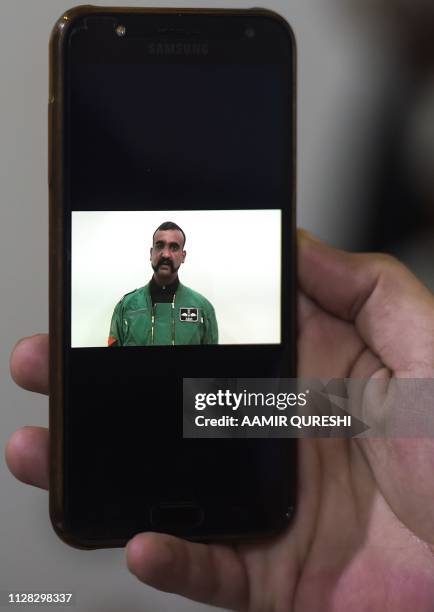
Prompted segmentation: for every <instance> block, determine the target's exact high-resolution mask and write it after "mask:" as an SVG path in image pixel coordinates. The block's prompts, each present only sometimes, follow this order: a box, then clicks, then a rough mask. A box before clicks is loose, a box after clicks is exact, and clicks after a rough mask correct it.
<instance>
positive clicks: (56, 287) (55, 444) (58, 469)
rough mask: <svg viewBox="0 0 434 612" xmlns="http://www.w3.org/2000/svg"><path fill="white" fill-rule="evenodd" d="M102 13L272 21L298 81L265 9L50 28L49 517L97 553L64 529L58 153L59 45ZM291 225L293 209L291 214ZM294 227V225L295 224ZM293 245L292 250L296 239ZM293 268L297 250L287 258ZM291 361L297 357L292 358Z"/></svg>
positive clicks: (165, 11) (87, 11)
mask: <svg viewBox="0 0 434 612" xmlns="http://www.w3.org/2000/svg"><path fill="white" fill-rule="evenodd" d="M104 13H110V14H116V13H122V14H125V13H128V14H130V15H132V14H140V15H145V14H149V15H170V14H176V15H182V14H186V15H187V14H194V15H227V16H229V17H230V16H233V15H244V16H250V15H252V16H270V17H272V18H273V19H275V20H278V21H280V23H281V24H282V25H283V26H284V27H285V29H286V30H287V31H288V33H289V35H290V37H291V39H292V41H293V49H294V65H293V71H294V83H295V82H296V58H295V55H296V53H295V51H296V45H295V40H294V34H293V31H292V29H291V28H290V26H289V24H288V23H287V22H286V21H285V19H284V18H283V17H281V16H280V15H279V14H278V13H275V12H274V11H270V10H268V9H262V8H253V9H194V8H128V7H101V6H91V5H83V6H78V7H74V8H72V9H70V10H69V11H67V12H65V13H64V14H63V15H62V16H61V17H60V18H59V19H58V20H57V22H56V24H55V25H54V27H53V30H52V33H51V38H50V43H49V98H48V100H49V103H48V143H49V152H48V156H49V162H48V184H49V331H50V344H49V351H50V372H49V388H50V400H49V427H50V518H51V522H52V524H53V527H54V530H55V531H56V533H57V534H58V535H59V537H60V538H61V539H62V540H64V541H65V542H66V543H68V544H70V545H72V546H74V547H77V548H83V549H90V548H95V545H94V544H92V543H90V542H77V540H76V539H75V538H71V537H70V536H69V534H68V532H67V531H66V530H65V528H64V521H63V517H64V501H63V498H64V495H63V493H64V482H63V469H62V466H63V459H64V457H63V434H62V432H63V423H64V421H63V418H64V415H63V401H62V394H63V377H62V372H63V369H64V363H63V349H64V338H63V337H62V333H61V332H62V328H63V317H64V312H65V303H64V295H63V294H64V292H63V286H62V282H63V278H64V273H65V270H64V266H63V252H64V239H63V215H62V211H63V202H62V188H63V181H64V177H63V169H62V163H61V151H62V136H63V135H62V125H63V115H62V112H63V108H64V99H63V87H64V64H63V46H64V43H65V40H66V38H67V34H68V32H69V31H70V29H71V28H72V27H73V25H74V22H75V20H76V19H78V18H81V17H84V16H90V15H103V14H104ZM295 91H296V87H294V95H293V100H292V106H293V116H294V127H295V123H296V122H295ZM295 140H296V139H295V137H294V138H293V142H292V149H293V160H294V177H295V159H296V156H295ZM292 191H293V201H294V202H295V178H294V181H293V187H292ZM292 214H293V220H294V221H295V210H294V211H293V213H292ZM293 227H295V222H294V223H293ZM293 243H294V245H295V236H294V240H293ZM291 257H292V261H293V262H294V271H295V266H296V249H295V246H294V251H293V253H291ZM294 359H295V358H294ZM124 544H125V542H120V541H118V540H107V541H105V542H99V543H98V548H102V547H117V546H123V545H124Z"/></svg>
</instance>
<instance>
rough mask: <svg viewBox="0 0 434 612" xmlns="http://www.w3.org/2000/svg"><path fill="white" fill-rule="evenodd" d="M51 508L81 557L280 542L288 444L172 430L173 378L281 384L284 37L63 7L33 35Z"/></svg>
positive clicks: (291, 161) (288, 496)
mask: <svg viewBox="0 0 434 612" xmlns="http://www.w3.org/2000/svg"><path fill="white" fill-rule="evenodd" d="M49 124H50V128H49V133H50V138H49V142H50V151H49V156H50V163H49V190H50V429H51V474H50V477H51V487H50V515H51V520H52V523H53V526H54V528H55V530H56V532H57V533H58V535H59V536H60V537H61V538H62V539H63V540H64V541H65V542H67V543H69V544H71V545H73V546H76V547H80V548H101V547H116V546H123V545H125V543H126V542H127V541H128V540H129V539H130V538H131V537H132V536H133V535H134V534H136V533H138V532H142V531H159V532H166V533H172V534H175V535H177V536H181V537H185V538H189V539H192V540H202V541H207V540H220V539H226V540H228V539H229V540H237V539H240V538H250V537H258V536H261V535H269V534H274V533H277V532H278V531H279V530H281V529H283V528H284V527H285V526H286V525H287V524H288V522H289V520H290V518H291V516H292V514H293V513H294V509H295V506H296V488H297V465H296V463H297V461H296V460H297V452H296V447H295V441H293V440H282V439H253V438H250V437H243V438H237V439H231V438H222V439H220V438H214V437H212V436H211V437H210V436H208V437H206V438H205V437H203V438H202V437H198V438H194V439H193V438H186V437H184V436H183V401H182V390H183V381H185V379H213V380H236V379H238V378H250V379H257V378H278V377H295V376H296V351H295V341H296V331H295V188H294V185H295V43H294V36H293V34H292V31H291V28H290V26H289V25H288V24H287V23H286V21H285V20H284V19H283V18H282V17H280V16H278V15H277V14H275V13H273V12H271V11H268V10H262V9H252V10H239V9H236V10H219V9H206V10H199V9H161V8H158V9H127V8H112V7H110V8H102V7H91V6H85V7H78V8H74V9H72V10H71V11H69V12H67V13H65V14H64V15H63V16H62V17H61V18H60V19H59V21H58V22H57V24H56V25H55V27H54V30H53V33H52V37H51V42H50V92H49Z"/></svg>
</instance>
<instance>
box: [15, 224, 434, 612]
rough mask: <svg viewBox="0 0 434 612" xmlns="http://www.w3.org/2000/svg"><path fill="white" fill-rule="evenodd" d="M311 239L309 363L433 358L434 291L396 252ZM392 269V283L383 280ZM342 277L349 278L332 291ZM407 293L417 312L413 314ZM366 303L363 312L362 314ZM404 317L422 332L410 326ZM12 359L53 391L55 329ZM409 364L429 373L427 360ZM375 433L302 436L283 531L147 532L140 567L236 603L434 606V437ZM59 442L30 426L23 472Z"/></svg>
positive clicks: (149, 579) (306, 255)
mask: <svg viewBox="0 0 434 612" xmlns="http://www.w3.org/2000/svg"><path fill="white" fill-rule="evenodd" d="M299 245H300V248H299V282H300V293H299V300H300V321H299V330H300V331H299V346H300V362H299V368H300V369H299V374H300V376H304V377H307V378H311V377H345V376H349V375H350V374H351V373H352V370H351V367H357V368H358V369H359V375H360V376H370V375H372V374H373V373H374V372H375V370H376V369H377V368H378V367H379V366H380V367H382V365H387V366H388V367H389V368H392V367H393V369H396V370H398V371H399V370H400V369H402V367H407V364H408V362H407V355H408V354H415V355H418V356H419V357H420V359H421V360H423V362H425V363H433V361H434V355H433V354H432V346H433V342H427V339H428V337H427V330H433V329H434V321H433V314H432V313H433V312H434V303H433V297H432V295H431V293H430V292H429V291H428V290H426V289H425V288H423V287H422V285H421V284H420V283H419V281H418V280H417V279H416V278H415V277H414V276H413V275H412V274H411V273H410V272H409V271H407V270H405V268H404V267H403V266H401V265H399V264H397V263H394V262H393V261H392V260H390V261H386V260H385V259H384V257H382V258H379V259H377V258H376V256H372V255H370V256H367V255H362V254H357V255H353V254H348V253H344V252H342V251H337V250H335V249H333V248H331V247H329V246H327V245H324V244H322V243H320V242H319V241H317V240H315V241H313V240H312V239H311V238H310V237H309V236H307V235H305V234H302V235H301V236H300V241H299ZM378 276H381V278H382V279H383V280H385V279H387V283H378V282H375V281H376V279H377V278H378ZM360 279H364V282H360ZM330 286H334V287H336V288H337V289H338V290H337V291H334V292H332V293H330V290H329V288H330ZM403 302H405V305H406V310H405V311H406V312H407V313H408V317H410V318H409V319H408V320H406V319H403V318H402V316H403V312H404V311H403V308H402V304H403ZM355 303H357V304H358V305H359V309H358V313H357V315H358V318H357V321H356V320H355V318H353V319H351V320H349V318H348V312H349V311H350V310H351V308H352V306H353V305H354V304H355ZM391 304H394V306H393V307H392V308H391ZM385 313H387V316H385ZM353 315H354V316H355V313H353ZM379 320H381V321H382V324H381V325H378V324H377V323H378V321H379ZM415 322H416V323H417V325H415ZM403 324H404V325H405V324H407V327H408V328H411V329H412V330H413V333H412V334H409V335H403V334H402V333H401V332H402V328H403ZM418 330H422V331H421V332H419V331H418ZM429 333H430V334H431V335H432V334H433V332H432V331H431V332H429ZM331 339H332V346H333V348H331ZM386 339H387V342H385V340H386ZM362 347H363V348H364V350H363V351H362V350H361V348H362ZM385 350H386V353H385V352H384V351H385ZM391 359H392V360H393V363H392V362H391ZM11 366H12V375H13V377H14V379H15V380H16V381H17V382H18V383H19V384H20V385H22V386H23V387H24V388H26V389H30V390H32V391H37V392H47V390H48V337H47V336H41V335H38V336H35V337H33V338H27V339H25V340H24V341H22V342H21V343H20V344H18V346H17V347H16V349H15V351H14V354H13V356H12V360H11ZM372 366H374V369H372ZM408 375H409V376H414V377H417V376H419V375H420V371H419V370H418V369H417V364H415V369H412V370H411V371H410V372H408ZM425 375H427V372H425ZM433 375H434V373H433ZM364 442H365V443H364ZM366 442H368V440H365V441H362V440H357V441H356V440H348V439H335V440H320V439H310V440H308V439H303V440H301V441H300V465H299V479H298V483H299V506H298V512H297V514H296V516H295V520H294V522H293V523H292V525H291V527H290V528H289V529H288V530H286V532H284V533H282V534H280V535H279V536H277V537H272V538H267V539H259V540H256V541H250V542H246V543H243V544H240V543H237V544H235V545H231V544H227V545H222V544H221V543H220V544H206V545H205V544H200V543H193V542H187V541H185V540H180V539H177V538H174V537H172V536H168V535H165V534H155V533H147V534H140V535H137V536H135V538H134V539H133V540H132V541H131V542H130V543H129V545H128V549H127V561H128V566H129V568H130V570H131V571H132V572H133V573H134V574H135V575H136V576H137V577H138V578H139V579H140V580H142V581H144V582H145V583H147V584H150V585H152V586H154V587H156V588H159V589H161V590H164V591H169V592H175V593H178V594H181V595H183V596H185V597H190V598H191V599H195V600H198V601H203V602H206V603H209V604H213V605H216V606H221V607H224V608H230V609H244V608H245V609H247V608H248V607H249V606H250V608H251V609H257V610H264V609H279V608H280V609H285V610H286V609H287V610H290V609H291V606H292V605H293V604H294V602H297V603H296V605H298V606H299V607H300V609H301V610H312V611H315V610H323V609H324V604H325V603H326V604H327V602H328V601H330V597H333V601H335V602H336V605H338V606H340V608H341V609H343V610H347V609H349V607H351V605H353V606H354V605H356V606H359V607H362V608H363V607H366V606H369V607H370V609H372V610H374V611H375V612H377V611H378V612H380V611H381V612H383V610H384V598H388V600H389V601H392V602H393V605H394V610H396V611H397V612H406V610H408V609H409V608H410V606H413V605H415V602H416V604H417V609H418V610H430V607H431V604H432V601H433V596H434V593H433V586H432V580H431V575H432V572H433V571H434V564H433V559H432V555H431V552H430V547H431V546H432V532H433V525H434V521H433V518H432V515H431V513H430V512H429V508H433V507H434V500H433V499H432V493H430V490H431V488H430V482H431V473H432V469H431V461H430V459H429V457H430V456H432V452H431V451H430V448H429V445H430V444H431V441H430V440H429V439H427V440H420V439H414V440H405V441H402V440H398V441H397V443H398V449H399V450H400V451H401V452H400V453H395V452H394V451H395V446H394V444H392V443H391V442H393V441H391V440H389V443H388V444H387V445H386V444H385V443H384V441H382V440H376V441H375V442H376V445H375V446H372V447H371V450H375V449H377V450H378V451H380V452H381V453H384V454H383V455H381V456H379V455H375V454H373V453H372V452H370V448H369V445H368V444H366ZM370 442H372V440H371V441H370ZM427 445H428V446H427ZM403 450H405V452H404V453H403V452H402V451H403ZM425 451H427V452H425ZM48 456H49V448H48V432H47V430H45V429H43V428H30V427H29V428H24V429H23V430H20V431H19V432H17V433H16V434H15V435H14V436H13V437H12V439H11V441H10V442H9V445H8V449H7V454H6V457H7V461H8V464H9V466H10V468H11V470H12V471H13V473H14V474H15V475H16V476H17V477H18V478H20V479H21V480H23V481H24V482H27V483H30V484H33V485H35V486H40V487H44V488H47V485H48V471H49V470H48ZM423 457H425V458H426V461H423V460H422V461H421V459H422V458H423ZM415 469H417V471H418V478H414V471H415ZM403 483H405V486H402V484H403ZM390 485H392V486H390ZM397 485H398V486H397ZM409 491H410V492H411V495H409ZM427 495H428V496H430V499H428V498H427ZM421 507H423V508H424V521H421V520H420V508H421ZM398 517H400V518H398ZM409 536H410V537H409ZM397 550H398V551H403V550H404V551H405V553H406V554H405V556H404V557H401V556H400V555H398V556H397V555H396V551H397ZM331 551H332V552H333V554H331ZM373 569H374V570H375V571H373ZM380 570H381V571H380ZM422 570H423V571H422ZM384 576H388V580H387V581H386V583H385V581H384ZM403 578H405V580H404V579H403ZM416 592H417V594H415V593H416ZM350 602H352V603H351V605H350ZM354 602H356V603H355V604H354Z"/></svg>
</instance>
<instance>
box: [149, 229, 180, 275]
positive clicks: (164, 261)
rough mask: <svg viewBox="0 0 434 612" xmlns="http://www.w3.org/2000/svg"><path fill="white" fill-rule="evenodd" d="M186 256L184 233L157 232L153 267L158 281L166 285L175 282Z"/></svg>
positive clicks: (172, 231)
mask: <svg viewBox="0 0 434 612" xmlns="http://www.w3.org/2000/svg"><path fill="white" fill-rule="evenodd" d="M185 256H186V252H185V251H184V236H183V235H182V232H180V231H179V230H160V231H158V232H156V234H155V236H154V244H153V247H152V248H151V265H152V268H153V270H154V272H155V276H156V278H157V280H160V281H161V282H166V283H170V282H172V281H173V280H175V278H176V275H177V273H178V270H179V268H180V266H181V264H182V263H184V260H185Z"/></svg>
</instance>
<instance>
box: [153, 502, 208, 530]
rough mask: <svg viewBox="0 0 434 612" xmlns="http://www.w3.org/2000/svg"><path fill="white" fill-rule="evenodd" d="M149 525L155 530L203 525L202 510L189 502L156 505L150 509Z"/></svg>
mask: <svg viewBox="0 0 434 612" xmlns="http://www.w3.org/2000/svg"><path fill="white" fill-rule="evenodd" d="M150 514H151V517H150V518H151V525H152V527H154V528H155V529H161V530H166V529H188V528H192V527H199V525H201V524H202V523H203V519H204V515H203V510H202V508H201V507H200V506H199V505H198V504H193V503H189V502H179V503H164V504H156V505H155V506H152V508H151V513H150Z"/></svg>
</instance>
